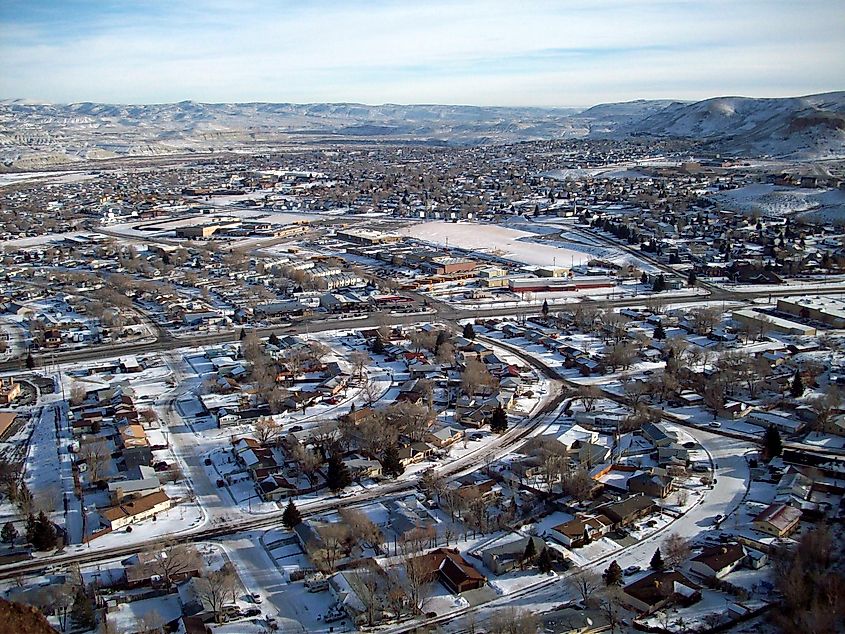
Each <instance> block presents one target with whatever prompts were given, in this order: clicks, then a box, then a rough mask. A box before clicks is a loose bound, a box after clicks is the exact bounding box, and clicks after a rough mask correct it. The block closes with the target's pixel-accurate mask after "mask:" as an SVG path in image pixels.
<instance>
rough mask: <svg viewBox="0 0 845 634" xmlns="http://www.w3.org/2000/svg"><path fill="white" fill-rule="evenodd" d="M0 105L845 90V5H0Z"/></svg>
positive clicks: (798, 0) (542, 100) (199, 1)
mask: <svg viewBox="0 0 845 634" xmlns="http://www.w3.org/2000/svg"><path fill="white" fill-rule="evenodd" d="M0 60H2V66H1V67H0V98H3V99H15V98H18V99H20V98H22V99H31V100H35V101H47V102H54V103H67V102H80V101H94V102H107V103H167V102H176V101H182V100H193V101H201V102H248V101H265V102H295V103H313V102H361V103H370V104H377V103H445V104H476V105H502V106H590V105H594V104H596V103H603V102H610V101H627V100H633V99H655V98H671V99H690V100H693V99H704V98H707V97H714V96H722V95H743V96H752V97H774V96H793V95H804V94H811V93H817V92H826V91H831V90H843V89H845V0H792V1H782V0H735V1H727V0H638V1H634V0H563V1H555V0H545V1H533V0H509V1H507V2H500V1H498V0H480V1H445V0H413V1H399V0H380V1H375V2H360V1H356V0H326V1H323V0H313V1H308V0H301V1H298V2H292V1H288V0H277V1H274V2H270V1H259V0H211V1H205V0H144V1H135V0H125V1H115V0H0Z"/></svg>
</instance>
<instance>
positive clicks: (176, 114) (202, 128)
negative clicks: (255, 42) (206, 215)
mask: <svg viewBox="0 0 845 634" xmlns="http://www.w3.org/2000/svg"><path fill="white" fill-rule="evenodd" d="M630 136H655V137H676V138H683V139H693V140H697V141H700V142H702V144H704V145H705V146H706V147H708V149H717V150H720V151H722V152H724V153H728V154H737V155H741V156H764V155H765V156H777V157H790V158H796V159H814V158H828V157H843V156H845V91H843V92H832V93H825V94H821V95H810V96H807V97H793V98H779V99H752V98H747V97H719V98H715V99H707V100H704V101H698V102H681V101H671V100H649V101H643V100H641V101H631V102H625V103H611V104H601V105H598V106H594V107H592V108H588V109H587V110H578V109H573V108H504V107H503V108H496V107H477V106H443V105H394V104H385V105H380V106H368V105H363V104H355V103H332V104H329V103H323V104H287V103H278V104H273V103H239V104H205V103H196V102H192V101H184V102H180V103H175V104H153V105H116V104H98V103H75V104H66V105H55V104H37V103H32V102H27V101H25V100H5V101H0V160H2V161H3V163H4V164H5V165H6V166H7V167H20V168H27V167H39V166H45V165H49V164H57V163H66V162H74V161H79V160H84V159H98V158H112V157H119V156H155V155H169V154H177V153H191V152H208V151H210V150H222V149H243V148H246V147H247V146H255V145H256V144H263V145H268V146H272V145H281V144H302V143H311V142H318V141H320V142H322V141H327V140H330V141H336V142H343V141H345V142H354V141H360V140H382V141H400V142H415V143H427V144H436V145H444V144H449V145H475V144H489V143H510V142H517V141H526V140H542V139H561V138H582V137H592V138H625V137H630Z"/></svg>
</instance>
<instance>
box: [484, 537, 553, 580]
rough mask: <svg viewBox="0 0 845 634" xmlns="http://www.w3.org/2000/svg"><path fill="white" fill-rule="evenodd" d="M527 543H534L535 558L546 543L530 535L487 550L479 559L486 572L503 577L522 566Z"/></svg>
mask: <svg viewBox="0 0 845 634" xmlns="http://www.w3.org/2000/svg"><path fill="white" fill-rule="evenodd" d="M529 541H531V542H534V553H535V556H539V555H540V553H541V552H543V551H544V550H545V549H546V542H544V541H543V540H542V539H541V538H540V537H535V536H533V535H532V536H529V537H523V538H522V539H516V540H514V541H511V542H508V543H507V544H502V545H500V546H492V547H491V548H487V549H485V550H484V551H483V552H482V553H481V559H482V561H483V562H484V565H485V566H487V569H488V570H490V571H491V572H493V573H494V574H497V575H503V574H505V573H508V572H510V571H511V570H514V569H515V568H518V567H519V566H521V565H522V560H523V556H524V555H525V550H526V548H528V542H529Z"/></svg>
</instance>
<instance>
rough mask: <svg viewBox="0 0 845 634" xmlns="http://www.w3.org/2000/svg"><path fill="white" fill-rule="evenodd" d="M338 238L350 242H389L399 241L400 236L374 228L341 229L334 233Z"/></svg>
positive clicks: (370, 243) (368, 243) (367, 243)
mask: <svg viewBox="0 0 845 634" xmlns="http://www.w3.org/2000/svg"><path fill="white" fill-rule="evenodd" d="M335 235H336V236H337V238H338V239H340V240H345V241H346V242H351V243H352V244H365V245H375V244H390V243H393V242H399V241H400V240H401V239H402V237H401V236H398V235H396V234H393V233H383V232H381V231H375V230H374V229H341V230H339V231H338V232H337V233H336V234H335Z"/></svg>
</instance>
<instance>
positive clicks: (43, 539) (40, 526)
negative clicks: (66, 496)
mask: <svg viewBox="0 0 845 634" xmlns="http://www.w3.org/2000/svg"><path fill="white" fill-rule="evenodd" d="M32 547H33V548H34V549H35V550H52V549H53V548H55V547H56V527H55V526H53V522H51V521H50V518H48V517H47V516H46V515H45V514H44V511H41V512H40V513H39V514H38V517H37V518H36V519H35V530H34V532H33V535H32Z"/></svg>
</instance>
